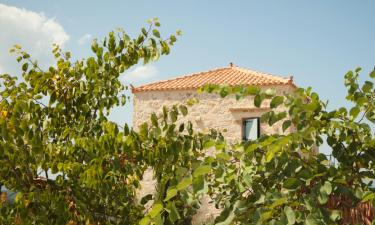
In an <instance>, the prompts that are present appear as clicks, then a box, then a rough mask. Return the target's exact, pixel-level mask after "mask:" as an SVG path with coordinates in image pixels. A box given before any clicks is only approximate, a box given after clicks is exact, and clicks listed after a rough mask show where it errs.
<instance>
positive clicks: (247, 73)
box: [132, 63, 295, 93]
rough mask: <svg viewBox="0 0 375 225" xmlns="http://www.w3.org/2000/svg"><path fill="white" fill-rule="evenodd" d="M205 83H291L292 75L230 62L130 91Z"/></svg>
mask: <svg viewBox="0 0 375 225" xmlns="http://www.w3.org/2000/svg"><path fill="white" fill-rule="evenodd" d="M206 84H222V85H230V86H236V85H257V86H268V85H292V86H295V84H294V83H293V77H289V78H284V77H280V76H275V75H271V74H267V73H262V72H258V71H253V70H249V69H245V68H241V67H237V66H234V65H233V64H232V63H231V64H230V65H229V66H228V67H224V68H218V69H213V70H209V71H205V72H200V73H194V74H190V75H186V76H182V77H177V78H174V79H170V80H164V81H158V82H155V83H150V84H145V85H142V86H139V87H133V88H132V92H133V93H135V92H143V91H164V90H186V89H197V88H199V87H202V86H203V85H206Z"/></svg>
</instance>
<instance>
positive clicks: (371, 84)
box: [362, 81, 374, 93]
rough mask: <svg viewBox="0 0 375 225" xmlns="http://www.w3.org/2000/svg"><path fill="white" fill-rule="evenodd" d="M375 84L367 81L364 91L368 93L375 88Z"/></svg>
mask: <svg viewBox="0 0 375 225" xmlns="http://www.w3.org/2000/svg"><path fill="white" fill-rule="evenodd" d="M373 86H374V84H373V83H372V82H370V81H365V84H364V85H363V86H362V91H363V92H365V93H368V92H370V91H371V89H372V88H373Z"/></svg>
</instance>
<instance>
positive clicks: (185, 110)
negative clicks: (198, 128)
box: [179, 105, 188, 116]
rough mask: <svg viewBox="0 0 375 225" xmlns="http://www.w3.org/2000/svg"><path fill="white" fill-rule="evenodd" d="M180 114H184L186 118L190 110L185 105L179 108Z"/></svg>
mask: <svg viewBox="0 0 375 225" xmlns="http://www.w3.org/2000/svg"><path fill="white" fill-rule="evenodd" d="M179 109H180V112H181V113H182V115H183V116H186V115H187V114H188V109H187V107H186V106H184V105H180V106H179Z"/></svg>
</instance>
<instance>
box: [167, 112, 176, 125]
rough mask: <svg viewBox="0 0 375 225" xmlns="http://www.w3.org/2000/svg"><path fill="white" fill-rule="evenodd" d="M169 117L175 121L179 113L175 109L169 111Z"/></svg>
mask: <svg viewBox="0 0 375 225" xmlns="http://www.w3.org/2000/svg"><path fill="white" fill-rule="evenodd" d="M169 117H170V118H171V120H172V122H173V123H174V122H176V121H177V113H176V112H175V111H174V110H172V111H170V112H169Z"/></svg>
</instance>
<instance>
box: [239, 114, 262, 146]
mask: <svg viewBox="0 0 375 225" xmlns="http://www.w3.org/2000/svg"><path fill="white" fill-rule="evenodd" d="M242 136H243V137H242V140H244V141H249V140H256V139H258V138H259V136H260V124H259V118H247V119H244V120H243V121H242Z"/></svg>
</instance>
